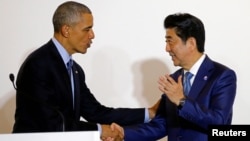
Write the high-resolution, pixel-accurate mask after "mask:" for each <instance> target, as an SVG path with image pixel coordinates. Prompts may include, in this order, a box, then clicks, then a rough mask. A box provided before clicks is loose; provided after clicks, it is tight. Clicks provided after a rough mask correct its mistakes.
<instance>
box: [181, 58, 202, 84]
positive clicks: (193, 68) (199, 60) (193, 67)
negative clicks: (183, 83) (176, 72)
mask: <svg viewBox="0 0 250 141" xmlns="http://www.w3.org/2000/svg"><path fill="white" fill-rule="evenodd" d="M205 57H206V55H205V54H202V56H201V57H200V58H199V59H198V61H196V62H195V64H194V65H193V66H192V67H191V69H190V70H189V72H191V73H192V74H193V77H192V78H191V80H190V81H191V83H193V81H194V78H195V77H196V74H197V72H198V70H199V68H200V66H201V64H202V62H203V61H204V59H205ZM186 72H187V71H186V70H184V74H185V73H186Z"/></svg>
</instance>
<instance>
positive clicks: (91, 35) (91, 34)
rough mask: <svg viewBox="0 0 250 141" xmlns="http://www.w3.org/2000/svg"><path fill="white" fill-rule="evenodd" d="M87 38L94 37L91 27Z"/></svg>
mask: <svg viewBox="0 0 250 141" xmlns="http://www.w3.org/2000/svg"><path fill="white" fill-rule="evenodd" d="M89 38H90V39H94V38H95V33H94V31H93V29H91V30H90V31H89Z"/></svg>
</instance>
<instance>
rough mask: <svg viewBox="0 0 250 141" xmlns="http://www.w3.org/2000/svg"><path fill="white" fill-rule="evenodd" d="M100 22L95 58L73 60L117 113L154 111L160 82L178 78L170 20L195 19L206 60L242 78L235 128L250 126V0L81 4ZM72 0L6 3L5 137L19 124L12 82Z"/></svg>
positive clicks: (91, 53) (1, 121)
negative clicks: (168, 47)
mask: <svg viewBox="0 0 250 141" xmlns="http://www.w3.org/2000/svg"><path fill="white" fill-rule="evenodd" d="M78 1H79V2H83V3H85V4H86V5H88V6H89V7H90V9H91V10H92V12H93V15H94V32H95V35H96V38H95V39H94V40H93V44H92V46H91V48H89V49H88V52H87V54H84V55H82V54H77V55H74V56H73V58H74V59H75V60H76V61H77V62H78V63H79V64H80V65H81V66H82V67H83V69H84V70H85V73H86V81H87V84H88V86H89V87H90V89H91V91H92V92H93V93H94V95H95V96H96V98H97V99H98V100H99V101H100V102H101V103H102V104H104V105H107V106H114V107H145V106H146V107H148V106H151V105H153V104H154V103H155V102H156V100H157V99H158V98H159V97H160V95H161V93H160V91H159V90H158V88H157V86H158V85H157V80H158V77H159V76H160V75H163V74H165V73H170V72H174V71H175V70H176V69H177V68H176V67H174V66H173V64H172V61H171V59H170V57H169V55H168V54H167V53H166V52H165V39H164V36H165V31H164V28H163V20H164V18H165V17H166V16H167V15H168V14H172V13H176V12H189V13H191V14H193V15H196V16H197V17H199V18H200V19H201V20H202V21H203V22H204V24H205V28H206V47H205V49H206V51H205V52H206V53H207V54H208V55H209V56H210V57H211V58H212V59H214V60H216V61H218V62H221V63H223V64H225V65H227V66H229V67H231V68H232V69H234V70H235V71H236V73H237V76H238V89H237V96H236V100H235V104H234V115H233V124H250V120H249V119H250V112H249V110H248V108H250V102H249V101H250V100H249V98H250V96H249V94H248V93H249V92H250V87H249V86H248V85H249V84H250V80H249V78H250V76H249V73H248V71H249V69H250V67H249V64H248V60H250V56H249V55H248V54H249V49H248V48H249V37H250V36H249V33H250V26H249V25H250V1H248V0H220V1H218V0H210V1H200V0H188V1H180V0H175V1H173V0H157V1H156V0H119V1H118V0H81V1H80V0H78ZM62 2H64V0H57V1H51V0H40V1H38V0H22V1H19V0H0V18H1V19H0V27H1V28H0V31H1V34H0V43H1V45H0V57H1V59H0V61H1V69H0V76H1V80H0V86H1V89H0V133H10V132H11V130H12V126H13V122H14V110H15V90H14V89H13V87H12V84H11V82H10V80H9V78H8V76H9V73H14V74H15V75H16V74H17V72H18V69H19V67H20V65H21V63H22V62H23V60H24V59H25V57H26V56H27V54H28V53H30V52H31V51H33V50H34V49H36V48H38V47H39V46H41V45H42V44H44V43H46V42H47V41H48V40H49V39H50V38H51V37H52V35H53V27H52V20H51V19H52V15H53V12H54V10H55V9H56V7H57V6H58V5H59V4H61V3H62Z"/></svg>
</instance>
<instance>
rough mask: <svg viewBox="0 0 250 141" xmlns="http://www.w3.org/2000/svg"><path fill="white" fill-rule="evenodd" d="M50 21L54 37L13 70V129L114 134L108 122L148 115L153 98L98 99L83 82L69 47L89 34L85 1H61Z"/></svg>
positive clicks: (83, 46) (86, 43)
mask: <svg viewBox="0 0 250 141" xmlns="http://www.w3.org/2000/svg"><path fill="white" fill-rule="evenodd" d="M53 25H54V37H53V38H52V39H51V40H50V41H49V42H47V43H46V44H44V45H43V46H41V47H40V48H38V49H37V50H35V51H34V52H32V53H31V54H30V55H29V56H28V57H27V58H26V60H25V61H24V63H23V64H22V66H21V68H20V70H19V72H18V76H17V81H16V85H17V96H16V113H15V124H14V127H13V133H20V132H54V131H86V130H98V129H99V130H100V131H101V137H103V138H104V137H106V136H110V137H116V136H118V134H119V133H118V132H116V131H111V129H110V127H109V125H108V124H111V123H112V122H116V123H119V124H121V125H124V126H125V125H129V124H136V123H143V122H144V121H147V120H149V119H150V118H153V117H154V114H155V112H154V111H155V109H156V107H157V104H156V105H154V106H155V107H154V106H152V107H151V108H138V109H129V108H116V109H115V108H112V107H106V106H104V105H102V104H100V103H99V102H98V101H97V100H96V98H95V97H94V95H93V94H92V93H91V91H90V90H89V88H88V87H87V85H86V83H85V74H84V71H83V69H82V68H81V67H80V65H79V64H77V63H76V62H75V61H70V60H72V54H74V53H82V54H85V53H86V52H87V49H88V48H89V47H90V45H91V43H92V41H91V40H92V39H93V38H94V32H93V29H92V27H93V17H92V13H91V11H90V9H89V8H88V7H87V6H85V5H83V4H80V3H77V2H65V3H63V4H61V5H60V6H59V7H58V8H57V9H56V11H55V13H54V16H53ZM68 62H71V63H70V64H71V65H70V66H67V64H68ZM67 68H69V73H68V71H67ZM80 117H83V118H84V119H86V120H87V121H88V122H84V121H82V120H80ZM97 123H98V124H97Z"/></svg>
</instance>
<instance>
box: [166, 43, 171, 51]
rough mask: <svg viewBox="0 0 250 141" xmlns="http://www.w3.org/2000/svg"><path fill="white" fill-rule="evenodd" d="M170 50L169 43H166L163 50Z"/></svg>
mask: <svg viewBox="0 0 250 141" xmlns="http://www.w3.org/2000/svg"><path fill="white" fill-rule="evenodd" d="M170 50H171V48H170V46H169V44H168V43H166V47H165V51H166V52H170Z"/></svg>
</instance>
